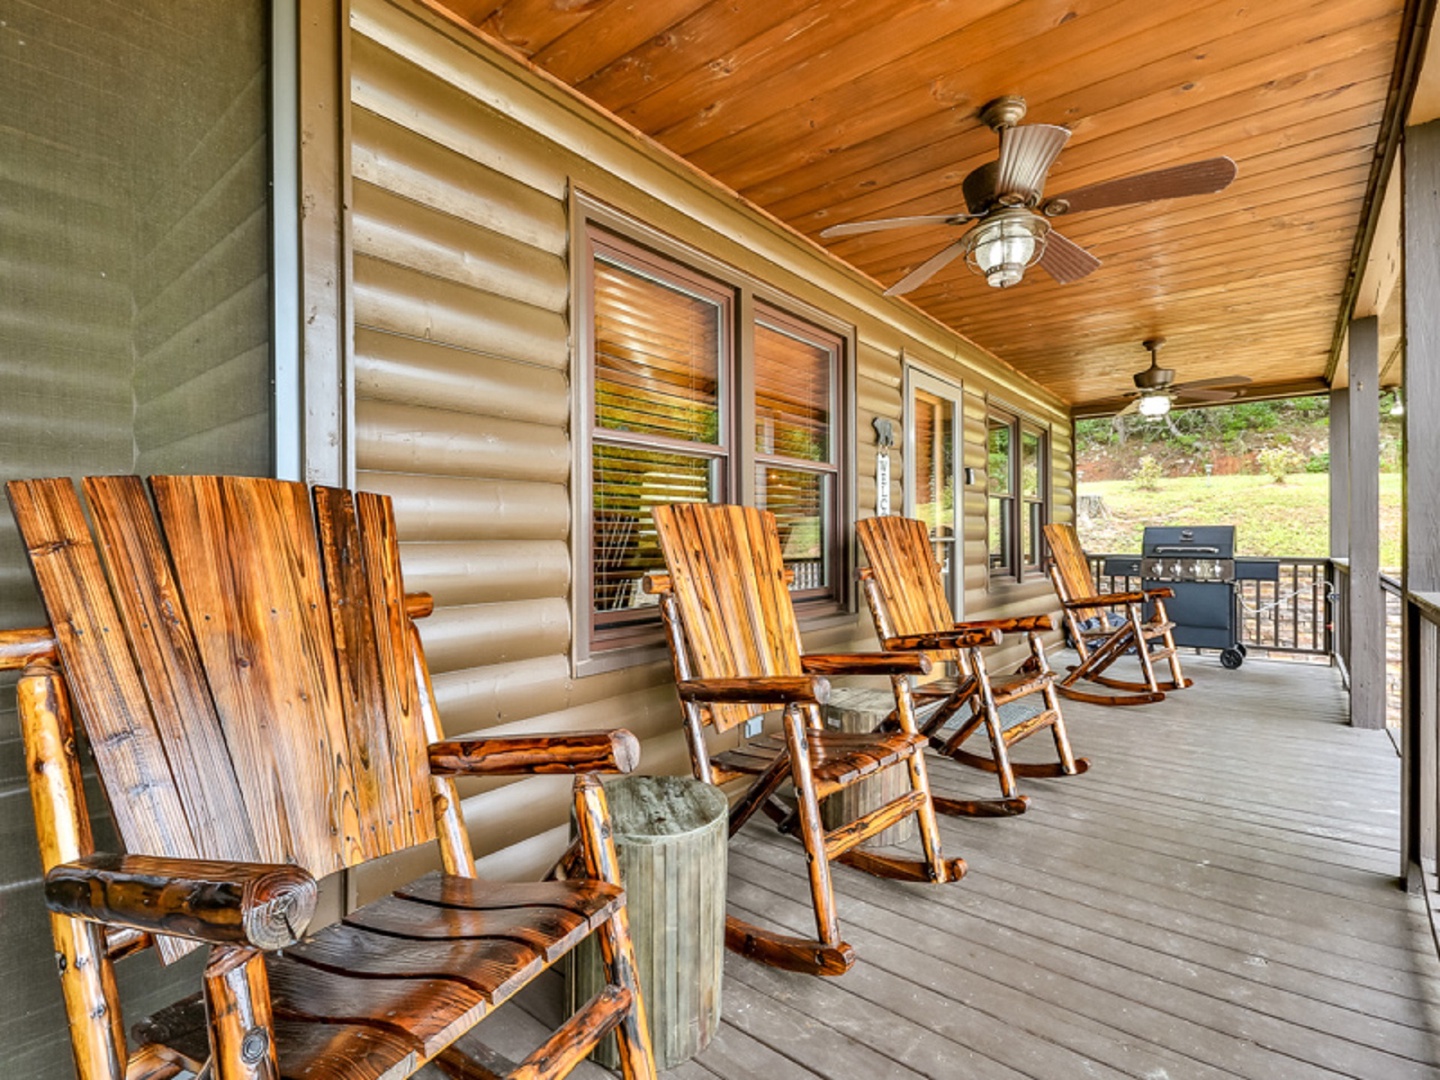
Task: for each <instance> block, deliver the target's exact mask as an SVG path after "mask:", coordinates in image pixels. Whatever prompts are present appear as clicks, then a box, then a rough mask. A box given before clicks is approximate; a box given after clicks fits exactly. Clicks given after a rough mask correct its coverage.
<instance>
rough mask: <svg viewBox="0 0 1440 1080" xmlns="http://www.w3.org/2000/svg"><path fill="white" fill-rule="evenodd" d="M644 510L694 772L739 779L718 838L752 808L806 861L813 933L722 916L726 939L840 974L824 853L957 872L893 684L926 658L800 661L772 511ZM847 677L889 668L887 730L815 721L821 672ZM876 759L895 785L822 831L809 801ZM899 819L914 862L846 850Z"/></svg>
mask: <svg viewBox="0 0 1440 1080" xmlns="http://www.w3.org/2000/svg"><path fill="white" fill-rule="evenodd" d="M653 513H654V518H655V526H656V530H657V533H658V536H659V541H660V547H661V550H662V551H663V553H664V556H665V562H666V565H667V567H668V569H669V573H667V574H651V575H649V577H648V578H647V580H646V589H647V591H649V592H651V593H655V594H658V595H659V596H660V611H661V614H662V616H663V617H664V622H665V629H666V635H667V638H668V640H669V643H670V653H671V659H672V661H673V662H674V666H675V681H676V683H677V689H678V691H679V695H680V702H681V707H682V709H683V712H684V718H685V735H686V739H687V742H688V744H689V747H690V758H691V764H692V766H693V768H694V772H695V776H696V778H697V779H700V780H703V781H705V782H707V783H711V784H724V783H727V782H729V781H732V780H737V779H741V778H744V777H753V778H754V779H753V781H752V782H751V785H750V787H749V788H748V789H747V790H746V791H745V793H744V794H743V795H742V796H741V797H740V799H739V800H738V801H737V802H735V803H734V804H733V806H732V808H731V811H730V834H731V835H732V836H733V835H734V834H735V833H736V832H738V831H739V830H740V829H741V828H742V827H743V826H744V825H745V823H746V822H747V821H749V820H750V818H751V817H752V816H753V815H754V813H755V812H756V811H757V810H759V809H762V808H763V809H764V810H765V811H766V813H767V814H769V815H770V816H771V817H772V818H774V819H775V820H776V821H778V822H780V823H781V824H782V827H786V828H792V829H794V830H795V831H797V832H798V834H799V838H800V840H801V842H802V843H803V844H804V846H805V853H806V857H807V862H808V864H809V876H810V893H811V899H812V901H813V904H814V909H815V928H816V938H815V940H806V939H801V938H795V937H790V936H786V935H782V934H777V933H775V932H773V931H771V930H768V929H764V928H762V927H759V926H755V925H753V924H750V923H747V922H743V921H741V920H740V919H738V918H734V917H730V918H727V920H726V931H725V938H726V944H727V945H728V946H729V947H730V948H731V949H733V950H735V951H736V952H739V953H742V954H744V955H746V956H749V957H751V958H753V959H756V960H759V961H761V962H763V963H767V964H771V965H774V966H776V967H781V968H787V969H789V970H792V971H802V972H807V973H811V974H818V975H840V974H843V973H844V972H845V971H847V970H848V969H849V968H850V966H851V964H853V963H854V959H855V954H854V951H853V950H852V949H851V947H850V946H849V945H848V944H846V943H845V942H844V941H843V940H842V939H841V936H840V925H839V921H838V919H837V918H836V913H835V899H834V895H833V892H832V889H831V881H830V863H831V861H832V860H835V861H839V862H843V863H846V864H848V865H850V866H853V867H856V868H858V869H861V870H866V871H868V872H870V873H872V874H877V875H880V876H882V877H891V878H898V879H900V880H902V881H925V882H944V881H955V880H958V879H959V878H960V877H961V876H962V875H963V874H964V872H965V861H964V860H963V859H953V860H946V859H945V858H943V856H942V855H941V852H940V837H939V834H938V831H937V828H936V822H935V811H934V808H933V806H932V805H931V801H930V787H929V781H928V779H927V778H926V773H925V756H924V753H923V750H924V746H925V739H924V736H922V735H920V734H918V733H917V732H916V730H915V717H914V711H913V706H912V702H911V698H910V688H909V682H908V680H907V679H906V675H907V674H913V673H923V672H925V671H927V670H929V661H928V660H927V659H926V658H925V657H924V656H902V655H885V654H859V655H851V654H844V655H823V656H820V655H811V656H802V655H801V652H800V634H799V630H798V628H797V625H796V621H795V611H794V608H793V606H792V604H791V600H790V591H789V589H788V587H787V585H788V581H789V573H788V572H787V571H786V569H785V566H784V561H783V558H782V556H781V551H780V540H779V536H778V534H777V532H776V528H775V517H774V515H773V514H770V513H767V512H765V511H761V510H756V509H753V508H749V507H740V506H715V505H706V504H688V505H675V506H658V507H656V508H655V509H654V511H653ZM860 674H871V675H888V676H890V678H891V682H892V685H893V686H894V689H895V693H896V697H897V702H898V708H897V718H898V719H897V722H898V727H899V730H898V731H895V732H889V733H883V732H875V733H868V734H849V733H841V732H833V731H826V730H824V728H823V726H822V721H821V716H820V707H821V706H822V705H823V704H824V703H825V701H826V700H827V698H828V696H829V683H828V682H827V680H826V679H825V678H824V677H823V676H825V675H860ZM773 708H781V709H783V715H782V729H783V730H782V732H781V733H780V734H777V735H771V736H767V737H762V738H761V739H759V740H756V741H752V742H751V743H749V744H747V745H745V746H742V747H741V748H740V749H738V750H732V751H727V752H725V753H720V754H715V755H713V756H712V755H711V754H710V752H709V750H708V748H707V746H706V742H705V730H704V729H705V727H706V726H707V725H708V726H714V727H715V728H716V729H717V730H718V731H727V730H729V729H730V728H732V727H734V726H736V725H737V724H739V723H741V722H742V721H744V720H747V719H749V718H750V717H753V716H757V715H759V714H760V713H762V712H765V711H766V710H768V709H773ZM886 768H897V769H898V768H904V769H906V770H907V772H908V774H909V780H910V782H909V785H908V790H907V791H906V792H905V793H904V794H903V795H901V796H900V797H899V798H896V799H894V800H892V801H890V802H889V803H887V804H885V805H884V806H881V807H879V808H878V809H875V810H871V811H870V812H869V813H867V814H864V815H863V816H861V817H860V818H858V819H856V820H855V821H852V822H850V823H848V824H846V825H842V826H840V827H839V828H836V829H833V830H831V831H830V832H828V833H827V832H825V831H824V828H823V826H822V824H821V820H820V808H819V803H820V800H822V799H824V798H826V797H827V796H829V795H831V794H833V793H835V792H837V791H840V790H842V789H844V788H846V787H848V786H850V785H851V784H854V783H856V782H858V781H860V780H862V779H865V778H866V777H870V776H874V775H875V774H876V773H878V772H879V771H880V770H881V769H886ZM786 780H789V781H791V782H792V783H793V785H794V789H795V798H796V800H797V803H798V805H797V807H796V809H795V811H794V812H793V814H792V813H791V812H790V811H789V810H788V808H786V807H784V806H783V804H780V803H778V801H777V800H774V799H773V798H772V796H774V794H775V792H776V790H777V789H778V788H779V787H780V785H781V784H783V783H784V782H785V781H786ZM909 814H914V815H915V816H916V818H917V819H918V824H919V829H920V842H921V846H922V848H923V850H924V858H923V859H918V860H917V859H907V858H902V857H897V856H891V855H886V854H879V853H876V852H871V851H863V850H859V849H858V848H857V847H856V845H858V844H860V843H861V842H863V841H864V840H867V839H869V838H870V837H872V836H874V835H876V834H877V833H879V832H881V831H883V830H884V829H886V828H888V827H890V826H891V825H893V824H895V823H896V822H897V821H900V820H903V819H904V818H905V816H906V815H909Z"/></svg>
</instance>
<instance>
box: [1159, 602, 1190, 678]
mask: <svg viewBox="0 0 1440 1080" xmlns="http://www.w3.org/2000/svg"><path fill="white" fill-rule="evenodd" d="M1155 617H1156V618H1158V619H1159V620H1160V621H1161V622H1162V623H1168V622H1169V621H1170V619H1169V617H1168V616H1167V615H1166V613H1165V601H1164V600H1162V599H1160V598H1158V597H1157V598H1156V600H1155ZM1165 647H1166V648H1167V649H1169V650H1170V655H1169V656H1168V657H1167V659H1168V660H1169V661H1170V679H1171V681H1172V682H1173V683H1174V684H1175V689H1177V690H1183V689H1184V688H1185V687H1186V686H1188V685H1190V684H1188V683H1186V681H1185V673H1184V672H1183V671H1181V670H1180V654H1179V653H1177V652H1176V651H1175V634H1174V632H1173V631H1172V630H1171V629H1170V628H1169V627H1168V626H1167V627H1166V629H1165Z"/></svg>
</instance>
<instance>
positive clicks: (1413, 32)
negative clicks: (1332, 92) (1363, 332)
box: [1325, 0, 1436, 384]
mask: <svg viewBox="0 0 1440 1080" xmlns="http://www.w3.org/2000/svg"><path fill="white" fill-rule="evenodd" d="M1435 4H1436V0H1407V3H1406V5H1405V15H1404V17H1403V21H1402V22H1401V27H1400V43H1399V47H1398V49H1397V50H1396V58H1395V67H1394V69H1393V72H1392V74H1391V77H1390V90H1389V93H1388V94H1387V95H1386V98H1385V115H1384V118H1383V119H1382V120H1381V122H1380V134H1379V137H1378V138H1377V139H1376V143H1375V157H1374V159H1373V160H1372V161H1371V164H1370V180H1369V182H1368V183H1367V185H1366V188H1365V209H1364V210H1363V211H1362V216H1361V223H1360V231H1359V232H1358V233H1357V234H1356V236H1355V247H1354V248H1353V249H1352V251H1351V253H1350V267H1349V269H1348V270H1347V272H1346V275H1345V290H1344V292H1343V293H1342V294H1341V299H1340V310H1339V312H1338V313H1337V314H1336V318H1335V332H1334V334H1333V335H1332V336H1331V342H1330V361H1329V363H1328V364H1327V365H1326V367H1325V381H1326V382H1328V383H1331V384H1333V383H1334V382H1335V372H1336V368H1337V367H1339V365H1340V363H1341V360H1342V356H1343V355H1344V352H1343V351H1342V350H1345V335H1346V333H1347V331H1348V330H1349V329H1350V323H1351V320H1352V319H1353V318H1354V317H1355V315H1356V301H1357V299H1358V298H1359V294H1360V284H1361V278H1362V275H1363V274H1364V272H1365V264H1366V262H1367V261H1368V260H1369V258H1370V249H1371V246H1372V244H1373V243H1374V240H1375V235H1376V231H1377V229H1378V227H1379V225H1380V218H1381V211H1382V210H1383V209H1384V203H1385V198H1384V196H1385V188H1386V185H1387V184H1388V183H1389V179H1390V171H1391V169H1392V168H1393V167H1394V164H1395V155H1396V153H1397V152H1398V151H1399V148H1400V140H1401V137H1402V136H1403V134H1404V132H1405V124H1406V120H1407V118H1408V117H1409V115H1410V106H1411V103H1412V101H1413V100H1414V98H1415V88H1416V86H1417V85H1418V84H1419V82H1420V71H1421V68H1422V67H1423V66H1424V62H1425V58H1426V49H1427V46H1428V44H1429V39H1430V27H1431V23H1432V22H1433V20H1434V17H1435Z"/></svg>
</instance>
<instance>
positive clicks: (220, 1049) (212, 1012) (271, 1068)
mask: <svg viewBox="0 0 1440 1080" xmlns="http://www.w3.org/2000/svg"><path fill="white" fill-rule="evenodd" d="M205 1011H206V1013H207V1014H208V1015H209V1018H210V1058H211V1060H212V1061H213V1062H214V1063H215V1080H280V1066H279V1064H278V1063H277V1062H276V1059H275V1035H274V1024H273V1021H272V1017H271V1015H270V979H269V976H268V975H266V973H265V956H264V954H263V953H260V952H258V951H256V950H255V949H242V948H236V947H234V946H229V945H227V946H221V947H219V948H215V949H212V950H211V951H210V962H209V963H208V964H206V965H205Z"/></svg>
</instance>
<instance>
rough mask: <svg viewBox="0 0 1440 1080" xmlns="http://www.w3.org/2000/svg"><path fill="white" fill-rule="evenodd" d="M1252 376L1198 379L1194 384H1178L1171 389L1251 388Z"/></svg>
mask: <svg viewBox="0 0 1440 1080" xmlns="http://www.w3.org/2000/svg"><path fill="white" fill-rule="evenodd" d="M1249 385H1250V376H1248V375H1221V376H1220V377H1219V378H1215V379H1196V380H1195V381H1194V382H1182V383H1176V384H1175V385H1174V386H1172V387H1170V389H1171V390H1176V391H1190V390H1219V389H1220V388H1221V387H1225V386H1249Z"/></svg>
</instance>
